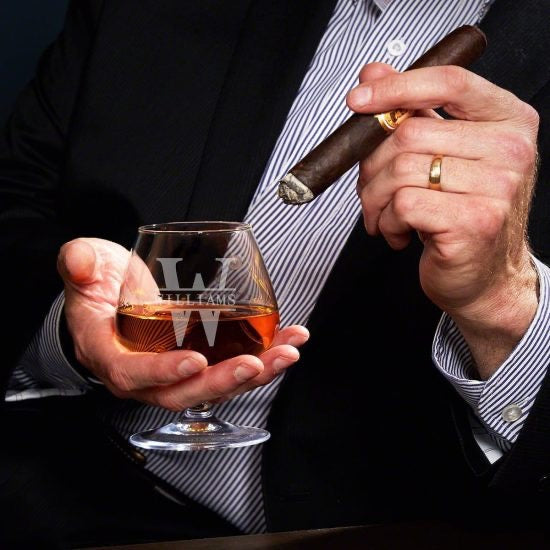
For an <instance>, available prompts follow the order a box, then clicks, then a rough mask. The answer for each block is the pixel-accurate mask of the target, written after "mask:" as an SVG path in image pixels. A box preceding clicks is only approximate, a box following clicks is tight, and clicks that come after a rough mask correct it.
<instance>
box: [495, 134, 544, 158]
mask: <svg viewBox="0 0 550 550" xmlns="http://www.w3.org/2000/svg"><path fill="white" fill-rule="evenodd" d="M501 143H502V146H503V149H504V153H505V155H506V156H507V158H510V159H512V160H514V161H516V162H518V163H520V164H522V165H529V164H532V163H533V161H534V159H535V156H536V146H535V143H534V141H533V140H532V139H531V138H530V137H529V136H527V135H525V134H523V133H521V132H510V133H508V134H506V135H503V136H502V138H501Z"/></svg>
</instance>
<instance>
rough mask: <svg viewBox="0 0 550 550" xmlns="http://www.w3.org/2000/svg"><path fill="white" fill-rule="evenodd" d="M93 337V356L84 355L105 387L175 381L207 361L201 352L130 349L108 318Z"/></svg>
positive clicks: (121, 388) (122, 388) (125, 388)
mask: <svg viewBox="0 0 550 550" xmlns="http://www.w3.org/2000/svg"><path fill="white" fill-rule="evenodd" d="M93 340H94V341H93V357H90V358H86V357H84V358H83V359H84V362H85V364H87V365H89V368H90V370H91V371H92V372H93V373H94V374H95V375H96V376H98V377H99V378H100V379H101V380H102V381H103V382H105V384H107V386H108V387H110V388H114V389H116V390H119V391H122V392H128V391H134V390H139V389H143V388H150V387H153V386H160V385H169V384H174V383H177V382H180V381H181V380H184V379H185V378H188V377H190V376H193V375H195V374H197V373H199V372H201V371H202V370H204V369H205V368H206V366H207V364H208V362H207V360H206V358H205V357H204V356H203V355H201V354H200V353H198V352H195V351H190V350H178V351H167V352H163V353H148V352H132V351H129V350H128V349H127V348H125V347H124V346H123V345H122V344H121V343H120V342H119V341H118V339H117V337H116V335H115V334H114V329H113V326H112V319H109V318H106V319H105V320H104V321H103V322H101V323H97V324H96V325H95V327H94V335H93ZM87 347H89V346H87Z"/></svg>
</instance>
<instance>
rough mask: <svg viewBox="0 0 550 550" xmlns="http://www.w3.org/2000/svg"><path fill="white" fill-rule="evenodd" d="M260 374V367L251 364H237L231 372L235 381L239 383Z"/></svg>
mask: <svg viewBox="0 0 550 550" xmlns="http://www.w3.org/2000/svg"><path fill="white" fill-rule="evenodd" d="M258 374H260V369H258V367H253V366H252V365H239V366H238V367H237V368H236V369H235V371H234V372H233V376H234V377H235V380H236V381H237V382H240V383H241V384H242V383H243V382H246V381H247V380H250V379H251V378H254V377H255V376H257V375H258Z"/></svg>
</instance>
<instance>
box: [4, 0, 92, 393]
mask: <svg viewBox="0 0 550 550" xmlns="http://www.w3.org/2000/svg"><path fill="white" fill-rule="evenodd" d="M101 7H102V0H73V1H71V3H70V5H69V8H68V11H67V16H66V20H65V25H64V28H63V31H62V32H61V33H60V35H59V36H58V38H57V40H56V41H55V42H54V43H53V44H52V45H51V46H50V47H49V48H48V49H47V50H46V51H45V53H44V54H43V55H42V57H41V59H40V62H39V64H38V67H37V71H36V76H35V77H34V78H33V80H32V81H31V82H30V83H29V84H28V85H27V86H26V88H25V89H24V90H23V91H22V92H21V93H20V95H19V98H18V100H17V102H16V105H15V108H14V111H13V113H12V114H11V116H10V118H9V119H8V122H7V125H6V127H5V129H4V132H3V133H2V135H1V136H0V265H1V266H2V269H0V288H1V289H2V292H3V296H2V302H3V306H4V314H5V315H6V317H5V319H4V321H5V322H4V326H5V327H6V328H5V329H4V331H5V332H4V334H3V336H4V339H5V341H6V342H9V346H6V351H7V357H4V361H2V369H1V370H0V388H1V389H2V390H3V389H4V387H5V384H6V381H7V379H8V378H9V376H10V373H11V370H12V369H13V367H14V364H15V361H16V359H17V358H18V357H19V355H20V354H21V353H22V351H23V350H24V349H25V347H26V346H27V345H28V343H29V341H30V339H31V337H32V335H33V334H34V333H35V331H36V330H37V328H38V327H39V325H40V323H41V322H42V321H43V319H44V316H45V315H46V313H47V311H48V310H49V308H50V306H51V304H52V302H53V300H54V298H55V296H56V295H57V294H58V293H59V292H60V290H61V281H60V279H59V277H58V276H57V273H56V268H55V263H56V257H57V251H58V249H59V246H60V245H61V244H62V243H63V242H65V241H67V240H69V239H71V238H73V237H74V236H75V235H73V234H72V232H71V228H70V227H69V226H67V224H65V223H64V221H63V219H62V217H61V215H60V211H59V200H60V196H61V194H62V180H63V170H64V166H65V162H66V151H67V141H68V136H69V132H70V125H71V118H72V114H73V111H74V108H75V105H76V103H77V99H78V94H79V89H80V86H81V82H82V78H83V75H84V73H85V69H86V64H87V59H88V56H89V52H90V51H91V48H92V44H93V39H94V34H95V30H96V27H97V25H98V21H99V16H100V12H101Z"/></svg>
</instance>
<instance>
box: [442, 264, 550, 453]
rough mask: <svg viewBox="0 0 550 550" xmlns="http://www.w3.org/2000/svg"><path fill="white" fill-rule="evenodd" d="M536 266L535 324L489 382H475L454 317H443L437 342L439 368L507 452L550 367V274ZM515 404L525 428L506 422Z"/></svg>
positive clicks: (549, 271)
mask: <svg viewBox="0 0 550 550" xmlns="http://www.w3.org/2000/svg"><path fill="white" fill-rule="evenodd" d="M533 263H534V265H535V267H536V268H537V271H538V275H539V288H540V291H539V292H540V296H539V306H538V309H537V313H536V315H535V319H534V320H533V322H532V323H531V326H530V327H529V329H528V330H527V332H526V333H525V334H524V336H523V338H522V340H521V342H520V343H519V344H518V345H517V346H516V349H515V350H514V351H513V352H512V354H511V355H510V356H509V357H508V359H506V361H505V362H504V363H503V364H502V365H501V366H500V368H499V369H498V370H497V372H496V373H495V374H494V375H493V376H491V378H489V380H487V381H481V380H473V379H472V377H473V372H474V370H473V369H474V366H473V363H472V358H471V356H470V352H469V350H468V346H467V344H466V342H465V341H464V339H463V338H462V336H461V335H460V332H459V330H458V328H457V327H456V325H455V324H454V323H453V322H452V321H451V319H450V317H449V316H447V315H444V316H443V317H442V319H441V322H440V323H439V327H438V329H437V331H436V334H435V338H434V345H433V359H434V363H435V364H436V366H437V367H438V368H439V369H440V370H441V372H442V373H443V375H444V376H445V377H446V378H447V379H448V380H449V381H450V382H451V383H452V384H453V386H454V387H455V389H456V390H457V391H458V393H459V394H460V395H461V396H462V397H463V398H464V399H465V400H466V401H467V402H468V403H469V404H470V406H471V407H472V408H473V410H474V411H475V412H476V414H477V415H478V417H479V418H480V419H481V420H482V422H483V425H484V427H485V429H487V430H488V432H489V434H490V435H491V436H492V437H493V439H494V440H495V442H496V443H497V444H498V445H499V447H500V448H501V449H502V450H505V451H506V450H508V449H509V448H510V447H511V444H512V443H513V442H514V441H515V440H516V439H517V436H518V434H519V431H520V430H521V427H522V425H523V422H524V421H525V419H526V417H527V415H528V414H529V411H530V410H531V408H532V406H533V403H534V402H535V397H536V396H537V393H538V390H539V388H540V385H541V384H542V381H543V379H544V377H545V375H546V371H547V367H548V363H549V361H550V345H549V340H550V338H549V335H548V333H549V330H548V327H549V325H550V314H549V311H550V270H549V269H548V267H546V266H545V265H544V264H542V263H541V262H539V261H538V260H536V259H534V262H533ZM519 380H521V381H522V383H521V384H520V383H518V381H519ZM512 404H514V405H518V406H519V407H520V408H521V410H522V411H523V414H522V417H521V422H520V421H516V422H507V421H505V420H504V418H503V417H502V410H503V409H504V407H506V406H507V405H512Z"/></svg>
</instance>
